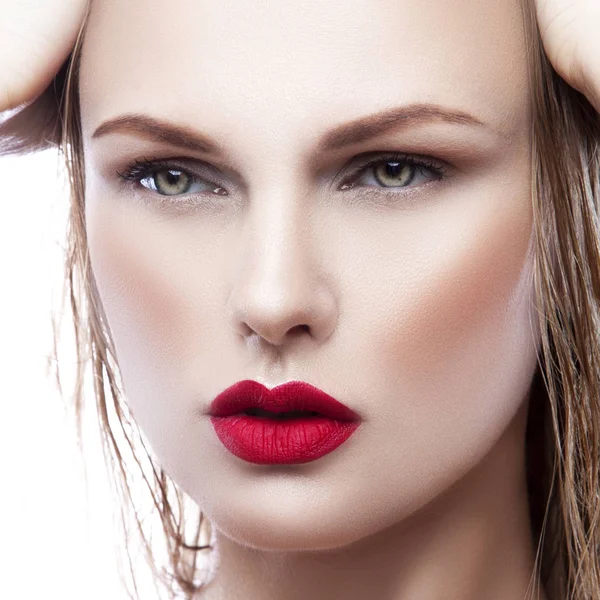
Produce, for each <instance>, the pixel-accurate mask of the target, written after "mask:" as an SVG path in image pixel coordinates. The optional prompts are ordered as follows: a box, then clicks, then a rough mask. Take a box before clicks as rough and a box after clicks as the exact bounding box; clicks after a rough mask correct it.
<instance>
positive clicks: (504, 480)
mask: <svg viewBox="0 0 600 600" xmlns="http://www.w3.org/2000/svg"><path fill="white" fill-rule="evenodd" d="M526 418H527V402H525V403H524V406H523V407H522V410H521V411H520V412H519V414H518V415H517V416H516V417H515V419H514V420H513V422H512V423H511V425H510V427H509V428H508V429H507V430H506V431H505V433H504V435H503V436H502V438H501V439H500V440H499V441H498V443H497V444H496V445H495V446H494V448H493V449H492V450H491V452H490V453H489V454H488V455H487V456H486V458H485V459H484V460H483V461H481V462H480V463H479V465H478V466H477V467H476V468H475V469H473V470H472V471H471V472H470V473H468V475H466V476H465V477H464V478H462V479H461V480H459V481H458V482H456V483H455V484H454V485H453V486H452V487H451V488H450V489H448V490H447V491H446V492H445V493H444V494H443V495H442V496H439V497H438V498H436V499H435V500H434V501H432V502H430V503H429V504H428V505H427V506H425V507H423V508H422V509H420V510H419V511H418V512H417V513H415V514H413V515H412V516H411V517H410V518H408V519H405V520H403V521H402V522H400V523H397V524H395V525H393V526H391V527H388V528H386V529H385V530H383V531H380V532H378V533H377V534H374V535H371V536H369V537H368V538H365V539H363V540H361V541H360V542H357V543H355V544H352V545H351V546H348V547H344V548H337V549H335V550H330V551H319V552H281V553H279V552H273V551H263V550H259V549H255V548H250V547H247V546H243V545H240V544H238V543H237V542H235V541H233V540H231V539H230V538H228V537H226V536H224V535H222V534H221V532H219V531H218V529H217V530H215V537H214V542H215V545H216V549H217V557H218V558H217V560H218V566H217V568H216V575H215V578H214V580H213V581H212V582H211V583H210V584H209V585H208V587H207V588H205V589H203V590H202V591H201V592H200V594H199V595H198V596H197V598H198V600H200V599H202V600H209V599H210V600H224V599H227V600H237V599H238V598H239V599H242V598H244V599H255V598H256V599H258V598H260V599H261V600H305V599H306V598H313V599H314V600H321V599H322V600H325V599H329V598H344V599H345V600H362V599H364V598H367V597H370V598H378V599H379V600H411V599H414V598H419V599H422V600H481V598H486V600H523V599H524V598H526V596H525V594H526V592H528V591H529V593H530V594H531V595H530V596H527V598H530V599H531V600H546V596H545V595H544V592H543V590H540V589H539V588H538V587H537V586H534V585H533V584H534V579H533V578H532V574H533V567H534V553H535V549H534V547H533V542H532V537H531V531H530V520H529V509H528V499H527V487H526V477H525V426H526ZM213 527H214V526H213Z"/></svg>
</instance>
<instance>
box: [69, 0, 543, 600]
mask: <svg viewBox="0 0 600 600" xmlns="http://www.w3.org/2000/svg"><path fill="white" fill-rule="evenodd" d="M299 6H300V5H299V4H298V3H287V2H278V3H273V2H266V1H264V0H255V2H253V3H252V10H251V11H248V10H245V11H243V14H242V12H241V11H240V3H239V2H233V1H231V0H218V1H217V0H211V1H209V0H206V1H198V0H193V1H192V0H173V2H171V3H169V9H168V10H166V9H165V5H164V3H163V2H160V1H157V0H144V2H141V1H140V2H123V1H120V0H105V1H104V2H101V3H95V4H94V6H93V10H92V14H91V16H90V23H89V28H88V33H87V37H86V40H85V43H84V48H83V56H82V63H81V88H80V91H81V111H82V131H83V136H84V152H85V169H86V171H85V177H86V189H85V203H86V205H85V215H86V222H87V232H88V243H89V249H90V257H91V263H92V268H93V272H94V276H95V279H96V283H97V287H98V291H99V294H100V300H101V302H102V306H103V308H104V311H105V313H106V317H107V319H108V323H109V325H110V329H111V332H112V336H113V339H114V342H115V347H116V351H117V355H118V361H119V366H120V369H121V373H122V375H123V384H124V388H125V392H126V397H127V401H128V403H129V405H130V406H131V408H132V411H133V413H134V415H135V417H136V420H137V422H138V423H139V425H140V427H141V428H142V430H143V432H144V434H145V435H146V436H147V438H148V440H149V442H150V444H151V446H152V449H153V451H154V453H155V454H156V457H157V458H158V460H159V462H160V463H161V464H162V466H163V468H165V470H166V471H167V472H168V473H169V474H170V475H171V477H172V478H173V479H174V480H175V481H176V482H177V483H178V484H179V485H180V486H181V488H182V489H183V490H184V491H185V492H186V493H187V494H189V496H190V497H191V498H192V499H193V500H194V501H195V502H197V503H198V505H199V506H200V507H201V508H202V510H203V511H204V512H205V514H206V515H207V517H208V518H209V519H210V520H211V521H212V523H213V525H214V527H215V529H216V535H217V540H216V541H217V547H218V552H219V561H218V570H217V575H216V578H215V579H214V581H213V582H212V583H211V584H210V585H209V586H208V588H207V590H206V592H204V593H202V594H200V595H199V597H201V598H210V600H221V599H225V598H227V599H236V598H240V599H241V598H255V599H258V598H260V599H261V600H275V599H277V600H299V599H301V598H302V599H305V598H315V599H321V598H323V599H325V598H333V597H339V598H345V599H347V600H358V599H359V598H360V599H362V598H365V597H372V598H378V599H382V600H408V599H415V598H419V599H423V600H438V599H439V600H441V599H444V600H475V599H477V600H480V599H481V598H484V597H485V598H486V599H489V600H516V599H519V600H520V599H521V598H523V596H524V594H525V591H526V590H527V587H528V584H529V579H530V576H531V573H532V567H533V557H534V548H533V545H532V540H531V536H530V531H529V527H530V524H529V517H528V507H527V491H526V483H525V472H524V456H525V455H524V434H525V425H526V411H527V405H528V400H529V386H530V384H531V379H532V376H533V374H534V370H535V366H536V353H537V350H538V344H539V333H538V331H537V329H536V327H535V323H536V316H535V311H534V309H533V308H532V304H533V299H534V297H533V280H532V268H533V254H532V211H531V200H530V166H531V165H530V140H529V131H530V129H529V128H530V124H531V116H530V114H529V104H528V103H529V92H528V89H527V85H526V81H527V79H526V58H525V56H526V55H525V48H524V44H525V40H524V33H523V30H522V21H521V15H520V12H519V3H518V2H517V0H514V1H512V0H510V1H509V0H507V1H505V2H494V1H492V0H459V1H453V2H449V1H447V0H446V1H442V0H433V1H431V2H427V3H423V2H421V1H420V0H403V1H402V2H397V1H393V0H377V1H376V2H373V0H356V1H353V2H352V7H351V9H350V8H349V4H348V2H343V1H341V0H339V1H338V0H329V1H328V2H321V1H316V0H314V1H313V0H307V1H305V2H302V4H301V10H299ZM157 40H158V43H157ZM413 102H427V103H432V104H438V105H441V106H444V107H448V108H452V109H455V110H460V111H463V112H465V113H468V114H470V115H473V116H475V117H476V118H477V119H479V120H480V121H481V122H483V123H484V125H482V126H467V125H464V124H462V125H461V124H456V123H454V124H452V123H446V122H442V121H440V120H430V121H429V122H421V123H417V122H413V121H411V120H410V119H409V120H408V122H406V121H405V122H404V125H402V124H401V123H400V122H399V123H398V126H397V127H396V128H395V129H391V130H388V131H387V132H386V133H384V134H381V135H379V136H377V137H375V138H372V139H369V140H365V141H360V142H356V143H354V144H352V145H350V146H347V147H344V148H341V149H338V150H335V151H329V152H325V151H323V150H320V149H319V148H318V141H319V139H320V138H321V136H322V135H324V134H325V133H326V132H327V131H329V130H331V129H332V128H334V127H336V126H338V125H341V124H343V123H347V122H349V121H353V120H355V119H358V118H360V117H364V116H366V115H370V114H374V113H378V112H381V111H384V110H387V109H390V108H392V107H398V106H403V105H407V104H410V103H413ZM126 113H142V114H147V115H151V116H153V117H155V118H160V119H164V120H168V121H170V122H172V123H176V124H178V125H182V126H186V127H190V128H193V129H194V130H195V131H197V132H200V133H202V134H203V135H204V136H209V137H210V138H212V139H214V140H215V141H216V142H217V143H218V144H219V145H220V146H222V148H223V153H222V154H220V155H218V154H215V153H208V152H203V151H200V150H191V149H189V148H181V147H176V146H173V145H171V144H169V143H167V142H165V141H152V140H150V139H149V138H148V137H147V136H143V135H141V134H135V133H133V132H125V131H120V132H115V131H113V132H112V133H110V134H108V133H107V134H106V135H103V136H99V137H93V135H94V132H95V131H96V129H97V128H98V127H99V126H100V125H102V124H103V123H104V122H106V121H107V120H109V119H113V118H115V117H118V116H121V115H123V114H126ZM390 151H395V152H400V153H406V154H413V155H421V156H424V157H428V158H429V159H430V160H432V161H433V162H436V163H440V162H441V163H442V164H444V165H445V166H446V168H447V174H448V175H450V176H451V177H449V179H446V180H438V179H437V178H436V176H435V175H434V174H433V173H431V172H428V171H423V173H422V174H421V175H420V176H419V178H418V179H417V180H415V183H413V184H411V185H410V192H409V188H401V187H399V186H397V187H390V188H388V189H387V194H386V188H385V187H384V185H385V183H383V184H382V183H378V182H377V180H376V178H375V175H374V169H371V170H370V171H367V172H365V173H364V174H363V175H362V176H360V178H359V181H360V183H359V184H357V187H356V188H354V189H340V185H341V181H342V180H344V179H347V178H348V176H349V174H350V167H351V166H353V165H358V164H359V162H360V158H359V155H364V154H365V153H377V152H381V153H383V155H382V160H383V161H385V153H386V152H390ZM143 157H153V158H165V159H166V158H179V159H182V160H184V159H185V160H186V164H185V166H186V167H187V169H188V171H190V172H191V173H193V174H194V175H195V177H196V180H197V183H192V184H191V185H192V186H193V187H192V188H191V191H189V192H187V191H183V192H174V191H173V188H171V189H169V188H168V187H167V188H165V187H163V188H162V190H163V193H179V196H178V197H171V202H172V204H171V206H172V207H175V206H176V202H177V201H181V199H182V198H187V199H188V200H192V202H193V203H192V205H191V206H190V207H188V208H187V209H176V208H171V209H170V210H161V209H159V205H158V200H159V199H163V200H164V199H166V197H164V196H161V195H160V194H159V193H158V192H157V191H155V190H153V189H151V188H150V187H149V181H148V179H146V180H145V185H146V186H147V187H144V185H142V183H137V184H133V185H132V186H131V187H128V188H127V187H124V186H122V185H121V183H120V181H119V178H118V176H117V175H116V171H120V172H122V171H124V170H125V169H126V167H127V166H128V165H129V164H130V163H131V162H133V161H134V160H136V159H142V158H143ZM203 165H209V166H210V165H212V167H213V168H212V169H210V168H207V167H206V166H203ZM182 166H184V165H182ZM215 168H216V169H219V170H220V172H221V174H219V173H218V172H216V171H215ZM338 171H341V175H340V176H336V173H337V172H338ZM163 174H164V171H163ZM155 179H156V177H155ZM204 182H206V183H204ZM184 183H185V182H184ZM158 185H161V184H160V183H159V184H158ZM162 185H163V186H166V185H167V184H166V183H165V182H164V177H163V183H162ZM388 185H389V186H394V185H396V184H394V183H388ZM215 187H218V188H219V190H221V193H212V192H211V190H213V189H215ZM182 188H183V189H184V190H185V185H183V186H182ZM367 192H368V193H367ZM194 203H195V204H194ZM243 379H254V380H256V381H259V382H261V383H263V384H264V385H265V386H267V387H269V388H271V387H273V386H275V385H278V384H281V383H284V382H286V381H290V380H301V381H306V382H308V383H311V384H312V385H315V386H316V387H318V388H320V389H322V390H324V391H325V392H327V393H328V394H330V395H332V396H334V397H335V398H337V399H338V400H340V401H341V402H343V403H344V404H346V405H348V406H349V407H350V408H352V409H353V410H355V411H356V412H358V413H359V414H360V415H361V417H362V419H363V422H362V423H361V426H360V427H359V429H358V430H357V431H356V432H355V433H354V434H353V436H352V437H351V438H350V439H349V440H348V441H347V442H346V443H344V444H343V445H342V446H340V447H339V448H338V449H336V450H335V451H334V452H332V453H330V454H328V455H326V456H324V457H322V458H320V459H318V460H316V461H313V462H310V463H305V464H301V465H287V466H286V465H283V466H277V467H275V466H265V465H255V464H250V463H246V462H244V461H242V460H240V459H238V458H236V457H235V456H233V455H232V454H230V453H229V452H228V451H227V450H226V449H225V448H224V447H223V445H222V444H221V443H220V441H219V440H218V438H217V436H216V434H215V432H214V430H213V428H212V425H211V423H210V420H209V417H208V416H207V414H206V412H207V409H208V406H209V404H210V402H211V401H212V399H213V398H214V397H215V396H216V395H217V394H218V393H220V392H221V391H222V390H224V389H225V388H227V387H229V386H230V385H232V384H233V383H235V382H237V381H240V380H243ZM539 598H542V599H543V598H544V596H543V594H540V595H539Z"/></svg>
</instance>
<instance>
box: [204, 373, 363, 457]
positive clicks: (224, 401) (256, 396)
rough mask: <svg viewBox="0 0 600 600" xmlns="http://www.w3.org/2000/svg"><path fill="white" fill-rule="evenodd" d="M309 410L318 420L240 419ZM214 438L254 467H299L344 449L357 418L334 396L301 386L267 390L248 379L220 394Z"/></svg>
mask: <svg viewBox="0 0 600 600" xmlns="http://www.w3.org/2000/svg"><path fill="white" fill-rule="evenodd" d="M252 408H254V409H261V410H265V411H269V412H273V413H283V412H290V411H313V412H316V413H318V415H316V416H308V417H294V418H279V419H278V418H274V417H268V416H251V415H247V414H244V411H246V410H248V409H252ZM209 415H210V418H211V423H212V425H213V427H214V429H215V432H216V434H217V437H218V438H219V440H220V441H221V442H222V443H223V445H224V446H225V447H226V448H227V449H228V450H229V451H230V452H231V453H232V454H234V455H235V456H237V457H238V458H241V459H242V460H246V461H248V462H251V463H255V464H298V463H305V462H310V461H313V460H316V459H318V458H320V457H321V456H324V455H325V454H328V453H329V452H332V451H333V450H335V449H336V448H337V447H338V446H340V445H341V444H343V443H344V442H345V441H346V440H347V439H348V438H349V437H350V436H351V435H352V433H354V431H356V429H357V428H358V427H359V425H360V422H361V418H360V416H359V415H358V414H357V413H356V412H354V411H353V410H351V409H350V408H349V407H347V406H346V405H345V404H342V403H341V402H339V401H338V400H336V399H335V398H333V397H332V396H330V395H328V394H326V393H325V392H323V391H321V390H319V389H318V388H316V387H314V386H312V385H310V384H308V383H304V382H302V381H290V382H288V383H285V384H283V385H279V386H277V387H274V388H273V389H271V390H269V389H268V388H266V387H265V386H264V385H262V384H261V383H259V382H257V381H253V380H250V379H246V380H243V381H240V382H238V383H236V384H234V385H232V386H231V387H229V388H227V389H226V390H224V391H223V392H221V393H220V394H219V395H218V396H217V397H216V398H215V399H214V400H213V401H212V403H211V405H210V409H209Z"/></svg>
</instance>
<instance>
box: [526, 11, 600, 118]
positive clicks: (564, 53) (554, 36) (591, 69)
mask: <svg viewBox="0 0 600 600" xmlns="http://www.w3.org/2000/svg"><path fill="white" fill-rule="evenodd" d="M535 5H536V12H537V19H538V24H539V28H540V35H541V38H542V42H543V44H544V50H545V51H546V55H547V56H548V59H549V60H550V63H551V64H552V66H553V67H554V70H555V71H556V72H557V73H558V74H559V75H560V76H561V77H562V78H563V79H564V80H565V81H566V82H567V83H568V84H569V85H570V86H571V87H573V88H575V89H576V90H578V91H579V92H581V93H582V94H585V96H587V98H588V100H589V101H590V102H591V103H592V104H593V105H594V106H595V107H596V110H598V111H599V112H600V0H535Z"/></svg>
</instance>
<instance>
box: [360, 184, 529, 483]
mask: <svg viewBox="0 0 600 600" xmlns="http://www.w3.org/2000/svg"><path fill="white" fill-rule="evenodd" d="M523 189H526V187H525V188H521V190H520V191H515V192H513V194H514V195H512V196H511V195H510V193H508V194H504V195H502V197H501V198H500V197H499V193H498V191H496V192H495V195H496V197H494V193H493V191H492V193H490V190H482V191H481V193H480V194H477V195H473V196H472V197H471V196H470V197H469V198H465V199H464V200H462V201H461V202H459V201H456V200H455V201H453V202H452V211H447V212H445V214H442V213H441V212H436V211H432V212H431V213H430V214H428V215H420V216H419V217H418V221H416V222H414V223H412V224H411V227H410V230H409V231H408V232H407V235H406V240H410V241H409V242H407V243H406V244H404V242H403V250H402V252H401V254H402V261H401V264H400V263H398V264H397V265H396V267H397V269H396V270H395V272H394V274H392V273H391V272H387V273H385V274H384V275H385V280H386V281H387V282H394V284H393V286H392V288H390V286H389V283H388V288H390V289H392V292H389V291H388V293H387V294H386V296H385V297H386V299H388V300H387V303H386V304H385V305H384V306H382V305H379V306H378V307H376V308H377V311H376V312H372V313H371V314H372V318H373V323H375V322H376V319H377V318H378V317H377V315H381V314H386V315H387V318H386V320H385V322H382V320H381V317H379V321H378V323H379V326H375V327H367V329H366V330H367V331H369V330H370V334H369V339H370V341H371V344H372V347H371V348H369V349H367V350H366V352H365V356H371V357H372V360H373V363H372V365H371V368H372V369H374V370H375V371H374V372H379V373H380V374H381V376H382V377H386V380H387V381H386V384H385V385H386V387H387V388H388V389H390V390H395V391H394V395H395V396H396V397H395V399H391V401H390V402H389V403H387V404H386V406H385V407H382V408H383V410H382V411H380V409H379V408H378V415H377V417H378V419H379V418H382V419H383V420H382V423H383V422H386V421H387V422H388V423H389V422H394V421H396V422H397V425H398V427H401V429H402V431H404V432H407V435H406V436H405V437H404V436H403V438H402V439H401V440H400V441H399V444H398V445H397V446H396V448H397V450H398V452H399V454H402V456H403V458H406V457H407V456H410V457H411V458H412V459H413V460H414V461H415V464H418V465H421V466H423V465H424V462H427V456H429V458H430V462H429V463H427V464H428V467H427V468H428V469H431V468H433V469H434V470H436V469H439V470H440V474H441V473H446V474H449V473H450V474H452V473H454V474H456V473H458V472H459V471H458V470H457V467H458V465H460V466H461V467H460V468H461V469H463V468H466V466H468V464H470V463H469V461H473V460H475V458H479V457H481V456H482V455H483V454H484V453H485V452H486V451H487V450H489V449H490V448H491V446H492V445H493V443H494V442H495V441H496V440H497V439H498V438H499V436H500V435H501V434H502V432H503V430H504V429H505V428H506V427H507V425H508V423H509V422H510V420H511V419H512V417H514V415H515V413H516V412H517V410H518V408H519V406H520V405H521V403H522V401H523V400H524V398H525V394H526V393H527V389H528V386H529V384H530V380H531V377H532V376H533V372H534V370H535V364H536V356H537V339H536V336H537V325H536V313H535V310H534V309H533V301H534V296H533V278H532V275H533V271H532V268H533V254H532V246H531V245H530V244H531V243H532V241H533V238H532V213H531V208H530V203H529V201H528V198H527V196H526V195H524V194H523ZM459 207H460V208H459ZM443 208H444V211H446V209H447V206H445V207H443ZM416 232H418V233H416ZM399 274H400V275H399ZM384 308H385V310H384ZM381 325H385V329H383V328H382V327H381ZM532 326H533V330H532ZM374 416H375V415H374ZM399 419H400V421H399ZM410 432H415V433H414V436H417V437H418V439H417V438H411V435H412V434H411V433H410Z"/></svg>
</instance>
